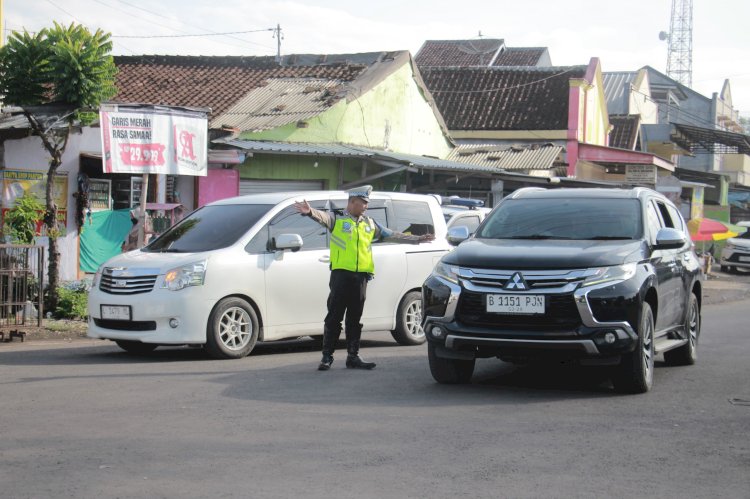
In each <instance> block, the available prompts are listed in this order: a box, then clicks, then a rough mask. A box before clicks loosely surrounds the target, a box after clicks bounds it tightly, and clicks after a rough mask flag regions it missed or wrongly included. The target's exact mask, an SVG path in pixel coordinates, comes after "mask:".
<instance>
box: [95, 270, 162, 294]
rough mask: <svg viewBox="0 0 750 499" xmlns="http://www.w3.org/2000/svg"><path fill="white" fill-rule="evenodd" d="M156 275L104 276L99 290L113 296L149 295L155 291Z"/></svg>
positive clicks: (104, 274)
mask: <svg viewBox="0 0 750 499" xmlns="http://www.w3.org/2000/svg"><path fill="white" fill-rule="evenodd" d="M156 278H157V276H156V275H142V276H127V277H125V276H113V275H107V273H106V272H105V273H103V274H102V278H101V282H100V283H99V289H100V290H102V291H103V292H105V293H109V294H112V295H136V294H140V293H148V292H150V291H151V290H152V289H154V284H156Z"/></svg>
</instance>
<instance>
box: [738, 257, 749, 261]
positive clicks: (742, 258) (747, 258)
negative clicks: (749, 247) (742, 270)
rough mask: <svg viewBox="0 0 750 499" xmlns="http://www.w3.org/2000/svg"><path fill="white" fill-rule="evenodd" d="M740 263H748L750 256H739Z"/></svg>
mask: <svg viewBox="0 0 750 499" xmlns="http://www.w3.org/2000/svg"><path fill="white" fill-rule="evenodd" d="M740 261H741V262H750V256H741V257H740Z"/></svg>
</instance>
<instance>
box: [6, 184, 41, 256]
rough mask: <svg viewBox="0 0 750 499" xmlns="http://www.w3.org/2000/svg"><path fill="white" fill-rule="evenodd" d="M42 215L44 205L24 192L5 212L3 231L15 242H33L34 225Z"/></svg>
mask: <svg viewBox="0 0 750 499" xmlns="http://www.w3.org/2000/svg"><path fill="white" fill-rule="evenodd" d="M43 216H44V205H43V204H42V203H41V202H40V201H39V200H38V199H36V198H35V197H34V196H32V195H30V194H29V193H28V192H24V194H23V196H22V197H21V198H19V199H17V200H16V205H15V206H14V207H13V208H10V209H9V210H8V211H7V212H5V218H4V221H5V232H6V233H7V234H10V237H11V240H12V241H13V242H14V243H15V244H33V242H34V236H35V235H36V226H37V224H38V223H39V221H41V220H42V217H43Z"/></svg>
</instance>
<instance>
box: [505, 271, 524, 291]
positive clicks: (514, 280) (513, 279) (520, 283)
mask: <svg viewBox="0 0 750 499" xmlns="http://www.w3.org/2000/svg"><path fill="white" fill-rule="evenodd" d="M505 289H517V290H520V291H524V290H526V289H529V287H528V285H527V284H526V281H524V280H523V276H521V273H520V272H516V273H515V274H513V275H512V276H510V279H508V282H506V283H505Z"/></svg>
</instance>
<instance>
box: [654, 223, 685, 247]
mask: <svg viewBox="0 0 750 499" xmlns="http://www.w3.org/2000/svg"><path fill="white" fill-rule="evenodd" d="M685 243H687V238H686V237H685V233H684V232H682V231H679V230H677V229H673V228H671V227H663V228H661V229H659V232H657V233H656V244H655V245H654V249H661V250H666V249H677V248H682V247H683V246H684V245H685Z"/></svg>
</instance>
